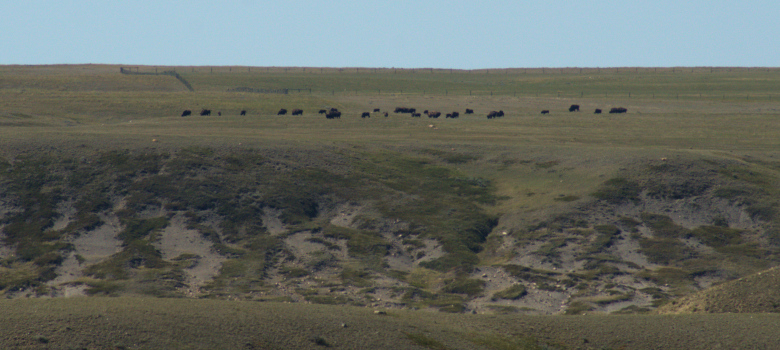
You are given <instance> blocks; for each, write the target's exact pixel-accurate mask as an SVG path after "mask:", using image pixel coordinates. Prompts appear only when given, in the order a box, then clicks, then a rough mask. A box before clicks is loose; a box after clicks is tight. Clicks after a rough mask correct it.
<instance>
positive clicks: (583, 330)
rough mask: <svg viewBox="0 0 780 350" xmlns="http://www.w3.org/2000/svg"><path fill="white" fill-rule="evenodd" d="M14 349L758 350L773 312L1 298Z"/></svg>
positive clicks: (0, 331)
mask: <svg viewBox="0 0 780 350" xmlns="http://www.w3.org/2000/svg"><path fill="white" fill-rule="evenodd" d="M0 307H2V309H3V313H2V315H0V320H1V321H2V324H4V325H13V327H1V328H0V339H3V345H4V346H5V347H8V348H15V349H106V348H119V349H161V348H165V349H323V348H338V349H367V348H370V349H495V350H499V349H529V350H533V349H717V348H724V349H766V348H772V347H773V346H774V345H775V344H777V342H778V341H780V336H779V335H778V333H777V324H778V321H780V320H779V319H778V316H777V315H768V314H742V315H734V314H731V315H725V314H724V315H678V316H660V315H613V316H596V315H591V316H578V317H554V316H516V315H451V314H440V313H425V312H422V313H421V312H413V311H408V310H391V311H387V313H386V314H377V313H374V312H373V311H372V310H369V309H365V308H354V307H336V306H327V305H305V304H281V303H254V302H230V301H216V300H176V299H142V298H77V299H20V300H4V301H0Z"/></svg>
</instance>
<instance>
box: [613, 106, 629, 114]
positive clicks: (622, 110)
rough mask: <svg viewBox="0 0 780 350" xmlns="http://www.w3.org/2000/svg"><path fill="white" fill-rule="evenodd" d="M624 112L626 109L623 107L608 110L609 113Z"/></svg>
mask: <svg viewBox="0 0 780 350" xmlns="http://www.w3.org/2000/svg"><path fill="white" fill-rule="evenodd" d="M626 112H628V110H627V109H625V108H623V107H614V108H612V109H610V110H609V113H626Z"/></svg>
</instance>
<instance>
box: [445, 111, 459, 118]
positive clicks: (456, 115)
mask: <svg viewBox="0 0 780 350" xmlns="http://www.w3.org/2000/svg"><path fill="white" fill-rule="evenodd" d="M457 117H460V113H458V112H452V113H448V114H447V118H457Z"/></svg>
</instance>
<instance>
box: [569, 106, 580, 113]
mask: <svg viewBox="0 0 780 350" xmlns="http://www.w3.org/2000/svg"><path fill="white" fill-rule="evenodd" d="M574 111H577V112H579V111H580V105H571V107H569V112H574Z"/></svg>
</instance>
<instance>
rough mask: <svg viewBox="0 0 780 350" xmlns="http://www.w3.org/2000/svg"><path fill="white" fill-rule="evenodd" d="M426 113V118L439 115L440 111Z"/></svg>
mask: <svg viewBox="0 0 780 350" xmlns="http://www.w3.org/2000/svg"><path fill="white" fill-rule="evenodd" d="M427 114H428V118H438V117H441V112H437V111H429V112H428V113H427Z"/></svg>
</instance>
